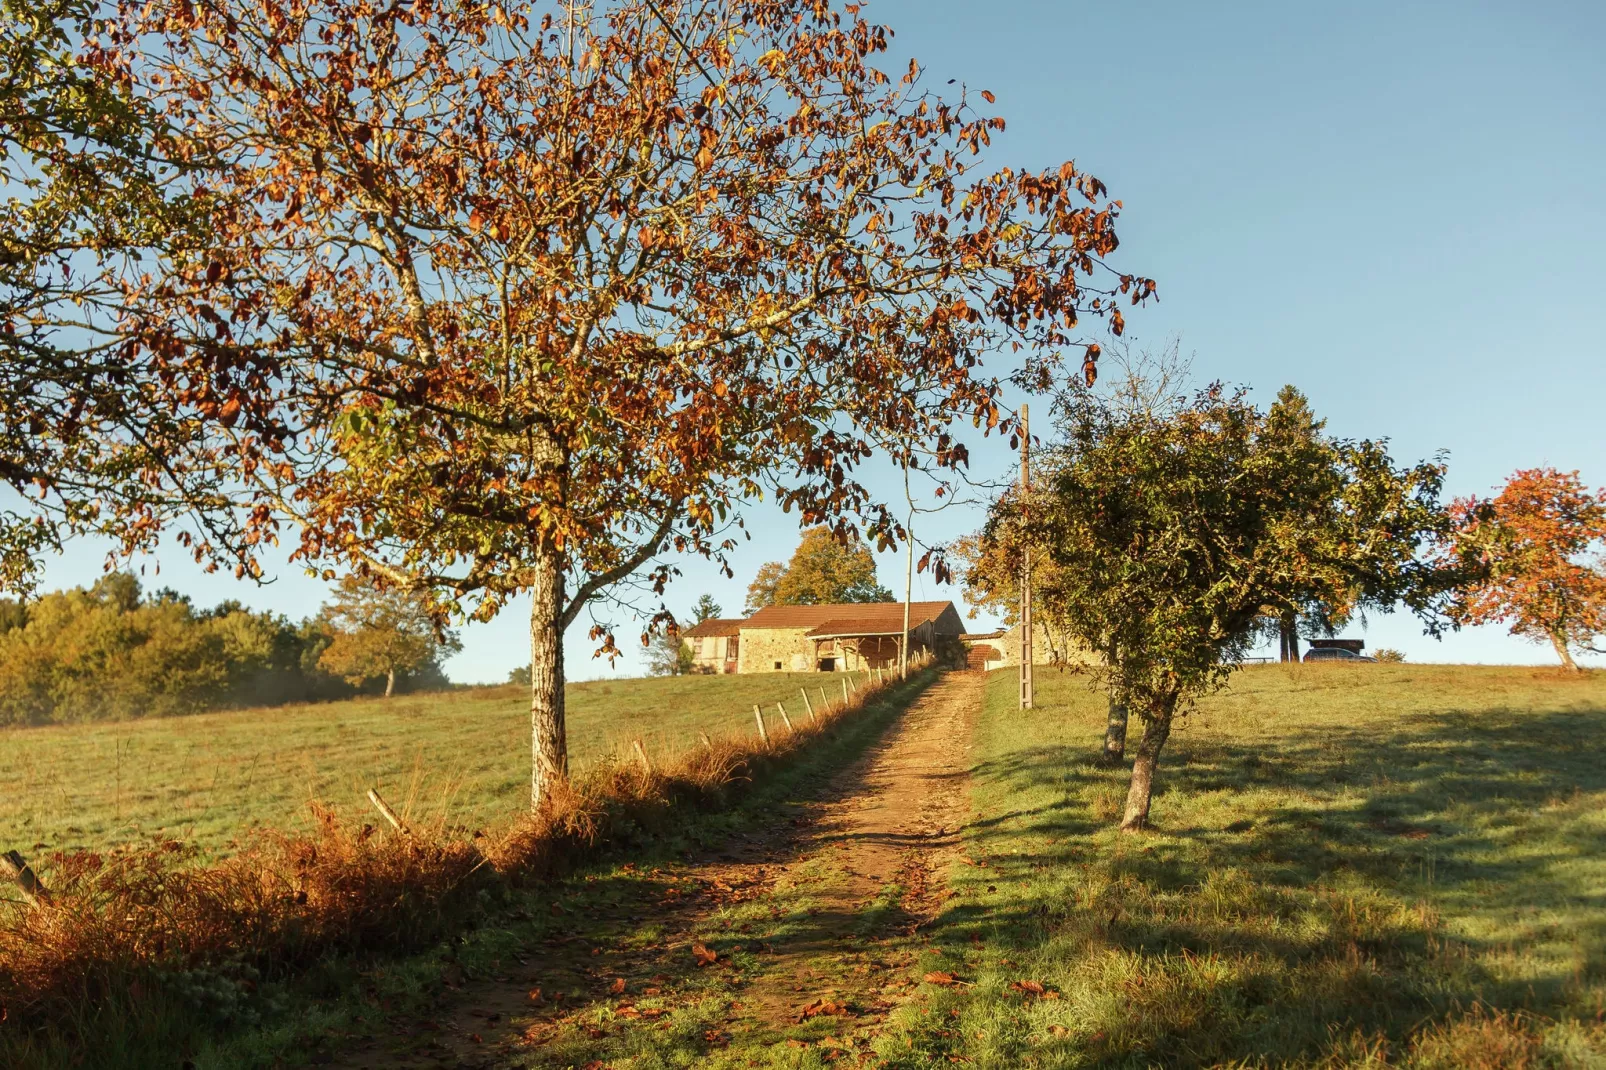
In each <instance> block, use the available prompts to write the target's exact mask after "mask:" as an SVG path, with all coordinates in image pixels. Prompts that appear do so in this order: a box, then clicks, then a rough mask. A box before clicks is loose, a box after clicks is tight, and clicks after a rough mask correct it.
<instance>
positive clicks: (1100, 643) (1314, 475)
mask: <svg viewBox="0 0 1606 1070" xmlns="http://www.w3.org/2000/svg"><path fill="white" fill-rule="evenodd" d="M1127 392H1128V393H1139V392H1140V391H1136V390H1128V391H1127ZM1059 411H1060V414H1061V421H1060V433H1061V440H1060V442H1059V443H1058V445H1057V446H1056V447H1055V448H1054V449H1053V450H1052V451H1051V453H1050V455H1049V459H1048V466H1047V467H1048V469H1049V474H1048V477H1047V479H1046V480H1045V481H1044V483H1043V485H1042V490H1041V492H1040V493H1038V494H1035V495H1034V496H1033V497H1032V499H1031V500H1030V501H1029V502H1027V503H1025V506H1026V508H1027V510H1028V513H1027V516H1028V519H1027V521H1026V525H1027V530H1029V532H1030V534H1031V541H1032V542H1033V543H1034V544H1035V545H1036V546H1037V547H1038V552H1039V553H1040V554H1042V555H1043V557H1044V559H1045V560H1046V561H1048V562H1049V563H1051V564H1052V565H1053V566H1054V567H1055V568H1054V573H1053V575H1054V580H1053V582H1052V583H1051V584H1048V585H1046V587H1045V590H1044V591H1043V603H1044V607H1043V608H1044V612H1045V615H1048V616H1051V617H1053V618H1054V619H1056V620H1058V621H1060V622H1062V623H1063V624H1064V625H1065V626H1066V627H1067V628H1068V629H1069V630H1070V631H1072V632H1073V634H1075V635H1076V637H1077V638H1078V639H1079V640H1080V641H1081V642H1082V643H1084V644H1086V645H1087V646H1089V647H1091V648H1093V649H1097V650H1108V649H1111V647H1112V645H1113V646H1114V648H1115V649H1117V650H1118V651H1119V652H1120V656H1119V658H1118V659H1117V661H1116V662H1115V664H1113V665H1111V666H1110V667H1109V668H1108V669H1107V670H1106V672H1107V675H1108V682H1109V683H1110V685H1111V686H1112V687H1113V688H1114V689H1116V690H1118V691H1120V692H1123V693H1125V694H1126V695H1127V696H1129V698H1130V700H1131V702H1132V704H1133V706H1134V707H1135V708H1136V709H1137V710H1138V711H1139V712H1140V713H1141V714H1142V715H1143V716H1144V717H1145V718H1146V719H1165V718H1168V717H1169V716H1170V711H1172V710H1175V709H1177V708H1178V707H1179V705H1180V707H1181V708H1186V706H1187V704H1188V703H1189V702H1190V701H1191V700H1192V699H1193V698H1194V697H1195V696H1197V695H1200V694H1204V693H1207V692H1209V691H1211V690H1213V689H1215V688H1217V687H1219V686H1221V685H1222V684H1223V683H1224V682H1225V681H1226V679H1227V677H1228V675H1229V674H1230V673H1231V672H1232V671H1233V670H1234V667H1235V666H1236V665H1237V664H1239V662H1240V660H1241V658H1242V656H1243V655H1244V654H1245V653H1246V652H1247V649H1248V647H1249V645H1250V644H1251V643H1252V642H1253V640H1254V636H1255V627H1256V625H1257V622H1258V620H1259V618H1260V617H1261V615H1262V613H1263V612H1264V609H1265V607H1268V606H1271V607H1279V608H1280V607H1288V606H1293V607H1316V610H1315V611H1317V612H1319V613H1321V614H1322V615H1324V616H1326V617H1328V618H1330V619H1335V620H1337V619H1342V618H1344V617H1346V616H1347V615H1348V614H1350V613H1351V612H1353V611H1354V610H1355V609H1356V608H1357V607H1359V606H1361V605H1368V604H1369V605H1375V606H1383V607H1392V606H1393V605H1394V604H1395V603H1396V602H1401V601H1403V602H1404V603H1405V604H1406V605H1407V606H1409V607H1410V608H1412V609H1413V610H1416V611H1417V612H1419V613H1421V614H1422V615H1423V616H1424V617H1425V618H1426V619H1427V620H1428V622H1429V625H1430V627H1433V626H1436V625H1437V622H1438V619H1439V618H1438V613H1439V610H1440V608H1441V607H1442V605H1443V603H1444V600H1445V598H1446V597H1447V590H1448V586H1449V581H1448V580H1447V579H1446V578H1445V577H1444V576H1443V575H1442V574H1441V572H1440V571H1439V570H1437V569H1435V568H1434V566H1432V565H1431V564H1429V563H1425V562H1423V561H1422V560H1420V559H1419V557H1418V550H1419V548H1421V547H1423V546H1425V545H1427V544H1428V543H1429V542H1430V541H1431V540H1433V539H1434V538H1436V537H1437V536H1438V535H1439V534H1440V533H1442V532H1443V531H1444V530H1446V525H1447V523H1448V518H1447V516H1446V514H1445V512H1444V510H1443V509H1442V508H1441V507H1440V505H1439V503H1438V493H1439V487H1440V484H1441V481H1442V478H1443V468H1442V466H1439V465H1436V464H1420V465H1416V466H1413V467H1407V468H1403V469H1397V468H1395V467H1394V465H1393V463H1392V461H1391V459H1390V458H1389V455H1388V453H1387V450H1386V449H1385V446H1384V444H1382V443H1378V442H1365V441H1361V442H1347V441H1336V440H1330V439H1327V438H1324V437H1322V436H1321V434H1320V431H1321V424H1320V423H1319V422H1318V421H1315V420H1314V418H1313V417H1312V416H1311V415H1310V413H1309V410H1308V407H1307V406H1305V404H1304V399H1303V398H1302V397H1301V396H1300V395H1299V394H1298V392H1297V391H1294V390H1292V389H1291V388H1289V389H1286V390H1284V392H1283V394H1282V395H1281V396H1280V397H1279V400H1278V404H1277V405H1275V406H1273V408H1272V410H1271V411H1270V412H1268V413H1262V412H1260V411H1259V410H1257V409H1256V408H1255V407H1254V406H1253V405H1252V404H1250V403H1249V401H1248V400H1247V399H1246V398H1245V397H1244V395H1243V394H1242V393H1229V392H1227V391H1225V390H1224V389H1222V388H1221V387H1220V386H1219V385H1218V386H1213V387H1211V388H1209V389H1207V390H1204V391H1202V392H1200V393H1198V394H1197V395H1195V396H1194V397H1192V398H1183V397H1173V398H1170V399H1164V400H1161V401H1159V402H1156V403H1152V404H1148V405H1145V406H1130V405H1114V404H1109V403H1107V402H1105V401H1104V400H1102V399H1100V398H1098V397H1095V396H1094V395H1092V394H1090V393H1087V392H1084V391H1076V392H1073V393H1071V394H1069V395H1067V396H1065V397H1063V398H1062V399H1061V403H1060V409H1059ZM1021 507H1022V503H1021V502H1019V501H1018V500H1016V499H1008V500H1006V501H1004V502H1002V503H1000V506H999V508H998V509H996V510H995V514H994V518H993V520H992V526H993V527H994V528H998V527H1000V526H1003V525H1014V524H1018V523H1019V522H1020V521H1019V517H1020V510H1021Z"/></svg>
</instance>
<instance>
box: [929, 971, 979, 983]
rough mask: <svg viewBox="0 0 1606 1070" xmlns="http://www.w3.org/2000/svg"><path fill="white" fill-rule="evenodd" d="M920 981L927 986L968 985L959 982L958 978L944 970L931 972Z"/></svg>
mask: <svg viewBox="0 0 1606 1070" xmlns="http://www.w3.org/2000/svg"><path fill="white" fill-rule="evenodd" d="M922 980H924V981H925V982H926V984H928V985H962V984H967V983H968V982H965V981H961V980H960V979H959V978H958V977H956V976H954V975H953V974H951V973H948V972H946V971H944V970H932V971H931V972H930V973H928V974H926V976H925V977H924V978H922Z"/></svg>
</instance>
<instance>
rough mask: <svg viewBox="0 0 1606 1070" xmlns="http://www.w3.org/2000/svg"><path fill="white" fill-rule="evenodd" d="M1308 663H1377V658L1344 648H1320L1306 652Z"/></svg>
mask: <svg viewBox="0 0 1606 1070" xmlns="http://www.w3.org/2000/svg"><path fill="white" fill-rule="evenodd" d="M1305 660H1306V661H1370V662H1373V663H1376V661H1377V659H1376V658H1369V657H1367V656H1366V655H1365V654H1357V653H1355V651H1353V650H1345V649H1343V648H1342V647H1318V648H1316V649H1315V650H1311V651H1308V652H1306V654H1305Z"/></svg>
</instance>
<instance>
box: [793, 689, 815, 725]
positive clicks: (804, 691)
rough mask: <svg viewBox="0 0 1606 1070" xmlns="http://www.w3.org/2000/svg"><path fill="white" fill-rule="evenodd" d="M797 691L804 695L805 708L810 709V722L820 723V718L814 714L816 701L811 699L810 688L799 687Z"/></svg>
mask: <svg viewBox="0 0 1606 1070" xmlns="http://www.w3.org/2000/svg"><path fill="white" fill-rule="evenodd" d="M797 693H798V694H800V695H802V696H803V708H804V709H806V710H808V711H809V723H811V724H819V723H820V719H819V718H818V717H816V716H815V715H814V703H812V702H810V701H809V690H808V688H806V687H800V688H798V689H797Z"/></svg>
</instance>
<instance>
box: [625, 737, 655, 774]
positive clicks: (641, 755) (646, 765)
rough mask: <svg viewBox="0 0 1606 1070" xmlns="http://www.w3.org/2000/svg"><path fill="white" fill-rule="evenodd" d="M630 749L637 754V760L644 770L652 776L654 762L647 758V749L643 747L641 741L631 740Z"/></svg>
mask: <svg viewBox="0 0 1606 1070" xmlns="http://www.w3.org/2000/svg"><path fill="white" fill-rule="evenodd" d="M630 749H631V750H633V751H635V752H636V760H637V761H638V762H640V763H641V768H642V770H643V771H644V772H645V773H646V774H647V775H648V776H652V760H651V759H650V758H648V757H647V748H646V747H643V746H642V745H641V740H639V739H633V740H631V741H630Z"/></svg>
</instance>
